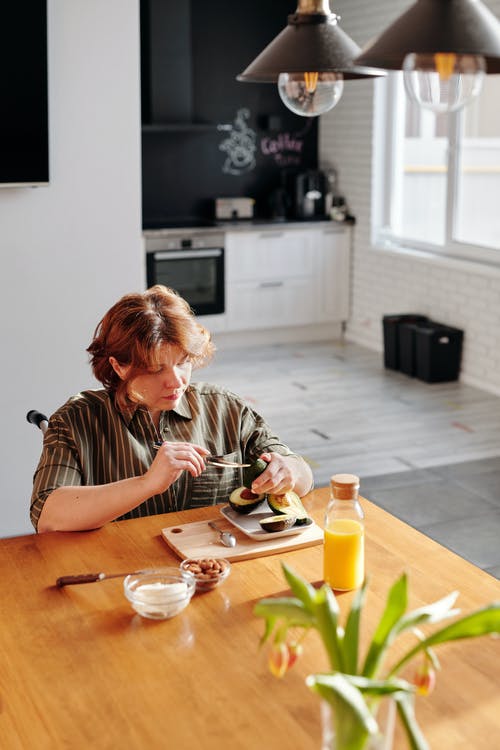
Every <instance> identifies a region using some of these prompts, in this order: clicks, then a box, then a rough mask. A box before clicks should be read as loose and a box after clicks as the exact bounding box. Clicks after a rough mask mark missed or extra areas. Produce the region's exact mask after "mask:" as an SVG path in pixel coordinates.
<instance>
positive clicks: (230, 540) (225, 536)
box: [208, 521, 236, 547]
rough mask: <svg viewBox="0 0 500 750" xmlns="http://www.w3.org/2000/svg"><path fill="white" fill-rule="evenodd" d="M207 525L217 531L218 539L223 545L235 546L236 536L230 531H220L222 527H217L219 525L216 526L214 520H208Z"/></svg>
mask: <svg viewBox="0 0 500 750" xmlns="http://www.w3.org/2000/svg"><path fill="white" fill-rule="evenodd" d="M208 525H209V526H210V527H211V528H212V529H215V531H218V532H219V537H220V540H221V542H222V544H223V545H224V547H234V546H235V544H236V537H235V536H234V534H231V532H230V531H222V529H219V527H218V526H217V524H216V523H215V522H214V521H209V522H208Z"/></svg>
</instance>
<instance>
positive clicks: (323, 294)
mask: <svg viewBox="0 0 500 750" xmlns="http://www.w3.org/2000/svg"><path fill="white" fill-rule="evenodd" d="M318 235H319V236H318V238H317V239H318V242H319V244H320V259H321V260H320V264H321V269H320V279H319V290H318V293H319V297H320V300H321V302H320V313H319V321H320V322H323V323H328V322H336V321H340V322H343V321H346V320H347V318H348V317H349V299H350V294H349V288H350V246H351V230H350V229H347V228H345V229H342V231H340V232H339V230H338V228H336V227H331V228H330V227H329V228H328V229H322V230H320V232H319V233H318Z"/></svg>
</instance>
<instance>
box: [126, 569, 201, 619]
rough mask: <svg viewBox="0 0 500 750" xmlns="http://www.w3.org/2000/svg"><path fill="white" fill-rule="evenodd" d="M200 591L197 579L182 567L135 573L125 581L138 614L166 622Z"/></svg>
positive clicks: (128, 593) (129, 596)
mask: <svg viewBox="0 0 500 750" xmlns="http://www.w3.org/2000/svg"><path fill="white" fill-rule="evenodd" d="M195 588H196V581H195V578H194V576H193V575H192V574H191V573H189V571H185V570H180V569H179V568H154V569H151V570H141V571H139V572H138V573H131V575H128V576H127V577H126V578H125V580H124V581H123V590H124V592H125V596H126V597H127V599H128V600H129V602H130V603H131V604H132V607H133V608H134V609H135V611H136V612H137V614H139V615H141V617H147V618H149V619H150V620H166V619H167V618H169V617H174V616H175V615H178V614H179V612H182V610H183V609H185V608H186V607H187V605H188V604H189V602H190V601H191V597H192V596H193V594H194V590H195Z"/></svg>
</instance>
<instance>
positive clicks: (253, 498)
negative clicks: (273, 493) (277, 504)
mask: <svg viewBox="0 0 500 750" xmlns="http://www.w3.org/2000/svg"><path fill="white" fill-rule="evenodd" d="M265 499H266V496H265V494H260V495H257V494H256V493H255V492H252V490H249V489H248V487H238V488H237V489H236V490H233V492H231V494H230V496H229V505H230V506H231V508H232V509H233V510H234V511H236V513H251V512H252V510H254V509H255V508H256V507H257V506H258V505H260V503H261V502H262V501H263V500H265Z"/></svg>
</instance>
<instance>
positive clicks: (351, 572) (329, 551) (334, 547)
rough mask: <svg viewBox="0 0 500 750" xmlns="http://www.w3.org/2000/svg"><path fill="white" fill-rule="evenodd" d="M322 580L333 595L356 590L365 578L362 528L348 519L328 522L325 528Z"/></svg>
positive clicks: (358, 522)
mask: <svg viewBox="0 0 500 750" xmlns="http://www.w3.org/2000/svg"><path fill="white" fill-rule="evenodd" d="M323 561H324V562H323V566H324V567H323V578H324V580H325V581H326V583H328V584H330V586H331V587H332V589H337V591H350V590H351V589H357V588H359V586H361V584H362V583H363V580H364V577H365V536H364V528H363V524H362V523H360V521H355V520H354V519H351V518H336V519H332V520H331V521H330V523H329V524H328V526H327V528H325V546H324V550H323Z"/></svg>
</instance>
